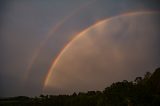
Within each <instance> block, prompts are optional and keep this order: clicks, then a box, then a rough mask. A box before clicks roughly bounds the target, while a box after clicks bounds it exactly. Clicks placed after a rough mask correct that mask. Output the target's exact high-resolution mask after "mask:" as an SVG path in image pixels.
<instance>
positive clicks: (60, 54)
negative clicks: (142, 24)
mask: <svg viewBox="0 0 160 106" xmlns="http://www.w3.org/2000/svg"><path fill="white" fill-rule="evenodd" d="M153 13H159V12H156V11H142V12H129V13H125V14H122V15H118V16H114V17H111V18H108V19H105V20H101V21H99V22H96V23H95V24H94V25H92V26H90V27H88V28H86V29H85V30H83V31H82V32H80V33H79V34H77V35H75V37H73V38H72V40H71V41H70V42H69V43H68V44H66V46H65V47H64V48H63V49H62V50H61V52H60V53H59V55H58V56H57V58H56V59H55V60H54V61H53V62H52V65H51V67H50V68H49V70H48V74H47V75H46V78H45V82H44V90H45V88H47V87H48V86H49V83H50V82H52V81H50V79H51V77H52V74H53V71H54V69H55V67H56V66H57V64H58V62H59V60H60V59H62V58H61V56H62V55H63V54H64V53H65V52H66V50H67V49H68V48H69V47H70V46H71V45H72V44H73V42H74V41H75V40H77V39H79V38H80V37H82V36H85V35H87V32H88V31H89V30H91V29H92V28H96V29H97V30H99V29H101V27H100V25H101V24H103V23H107V22H109V21H112V20H113V19H116V18H119V17H127V16H136V15H141V14H153Z"/></svg>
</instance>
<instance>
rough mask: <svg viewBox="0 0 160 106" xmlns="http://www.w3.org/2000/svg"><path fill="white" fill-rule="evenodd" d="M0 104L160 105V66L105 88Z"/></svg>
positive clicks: (39, 105) (20, 105)
mask: <svg viewBox="0 0 160 106" xmlns="http://www.w3.org/2000/svg"><path fill="white" fill-rule="evenodd" d="M0 106H160V68H158V69H156V70H155V72H154V73H153V74H151V73H149V72H147V73H146V74H145V75H144V77H136V78H135V80H134V81H130V82H129V81H127V80H124V81H122V82H116V83H113V84H112V85H111V86H110V87H107V88H105V90H104V91H88V92H87V93H82V92H80V93H78V94H77V93H73V94H72V95H59V96H54V95H40V96H39V97H34V98H29V97H25V96H19V97H13V98H4V99H0Z"/></svg>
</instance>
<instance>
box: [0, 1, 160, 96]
mask: <svg viewBox="0 0 160 106" xmlns="http://www.w3.org/2000/svg"><path fill="white" fill-rule="evenodd" d="M159 11H160V2H159V0H8V1H6V0H1V1H0V50H1V52H0V96H17V95H27V96H36V95H39V94H41V93H45V94H65V93H66V94H68V93H72V92H74V91H76V92H79V91H87V90H103V89H104V88H105V87H106V86H109V85H110V84H111V83H113V82H115V81H122V80H133V79H134V78H135V77H136V76H142V75H144V73H145V72H146V71H150V72H153V70H154V69H155V68H157V67H159V66H160V56H159V54H160V47H159V45H160V44H159V40H160V36H159V35H160V30H159V27H160V22H159V19H160V13H159Z"/></svg>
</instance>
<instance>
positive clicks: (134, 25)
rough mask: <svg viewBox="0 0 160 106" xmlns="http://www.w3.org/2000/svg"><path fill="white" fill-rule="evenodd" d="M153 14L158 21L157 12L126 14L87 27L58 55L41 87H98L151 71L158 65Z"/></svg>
mask: <svg viewBox="0 0 160 106" xmlns="http://www.w3.org/2000/svg"><path fill="white" fill-rule="evenodd" d="M155 17H156V18H157V20H156V21H159V20H158V18H159V17H160V14H158V13H157V14H156V13H155V14H154V13H150V14H147V13H142V14H136V15H129V14H128V15H126V16H121V17H117V18H113V19H112V20H110V21H106V22H103V23H101V24H98V25H95V26H93V27H92V28H90V30H88V31H87V32H86V33H83V34H82V35H81V37H79V38H77V39H75V40H73V41H72V42H71V43H70V46H69V47H67V48H66V49H65V51H64V52H63V54H62V55H61V56H60V58H58V62H57V64H54V68H53V70H52V75H51V76H50V77H49V80H48V82H47V84H46V90H45V91H46V92H47V91H48V92H49V91H50V89H59V91H58V90H56V93H62V94H63V93H73V92H74V91H87V90H102V89H104V88H105V87H106V86H109V85H110V84H111V83H113V82H116V81H122V80H133V79H134V77H135V76H142V75H143V74H144V73H145V72H146V71H153V70H154V69H155V68H156V67H158V66H159V65H160V61H159V59H160V58H159V55H158V54H159V53H160V48H159V47H157V46H156V45H157V43H159V42H158V41H157V39H160V36H159V34H160V32H159V30H158V26H159V24H158V23H157V24H156V23H154V21H155ZM156 41H157V42H156ZM158 45H159V44H158ZM157 50H158V51H157ZM157 52H158V53H157ZM47 89H48V90H47ZM50 92H51V91H50ZM52 92H54V93H55V91H52Z"/></svg>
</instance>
